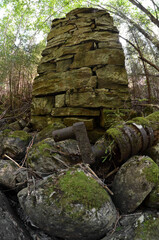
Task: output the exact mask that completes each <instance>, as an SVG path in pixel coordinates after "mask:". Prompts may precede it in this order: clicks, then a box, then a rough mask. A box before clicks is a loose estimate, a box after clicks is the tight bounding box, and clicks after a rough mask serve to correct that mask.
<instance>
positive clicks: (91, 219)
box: [18, 166, 117, 240]
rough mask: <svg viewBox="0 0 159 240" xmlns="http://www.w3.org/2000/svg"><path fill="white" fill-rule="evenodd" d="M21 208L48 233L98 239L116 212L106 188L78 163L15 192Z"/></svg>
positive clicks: (67, 237)
mask: <svg viewBox="0 0 159 240" xmlns="http://www.w3.org/2000/svg"><path fill="white" fill-rule="evenodd" d="M18 198H19V202H20V205H21V207H22V208H23V210H24V212H25V213H26V214H27V215H28V216H29V218H30V219H31V221H32V222H33V223H34V224H35V225H36V226H38V227H40V228H41V229H42V230H44V231H45V232H47V233H48V234H49V235H50V236H52V237H53V236H56V237H59V238H62V239H70V240H72V239H76V240H81V239H82V240H98V239H101V237H103V236H104V235H105V234H106V233H107V231H109V230H110V229H111V228H112V227H113V224H114V223H115V221H116V216H117V212H116V209H115V207H114V205H113V203H112V200H111V198H110V196H109V195H108V193H107V192H106V190H105V189H104V188H103V187H102V186H100V185H99V184H98V183H97V182H96V180H95V179H94V178H92V177H90V175H88V174H86V173H85V172H84V170H83V169H81V168H80V167H79V166H76V167H74V168H70V169H68V170H67V171H62V172H61V173H60V174H57V175H50V176H49V177H48V178H45V180H42V181H40V182H38V183H36V189H35V186H32V187H31V188H30V194H29V195H28V189H27V188H25V189H23V190H22V191H20V192H19V193H18Z"/></svg>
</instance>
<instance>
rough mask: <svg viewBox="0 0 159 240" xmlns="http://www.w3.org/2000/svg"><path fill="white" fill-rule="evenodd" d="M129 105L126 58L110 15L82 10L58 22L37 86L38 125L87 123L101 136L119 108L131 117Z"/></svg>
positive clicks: (34, 120)
mask: <svg viewBox="0 0 159 240" xmlns="http://www.w3.org/2000/svg"><path fill="white" fill-rule="evenodd" d="M129 100H130V99H129V92H128V80H127V74H126V70H125V63H124V53H123V49H122V47H121V44H120V42H119V36H118V30H117V28H116V27H115V26H114V25H113V19H112V17H111V16H110V15H109V13H108V12H106V11H104V10H99V9H94V8H82V9H75V10H73V11H71V12H70V13H68V14H67V15H66V18H61V19H54V20H53V22H52V27H51V31H50V33H49V34H48V37H47V46H46V48H45V49H44V51H43V52H42V59H41V62H40V64H39V66H38V76H37V77H36V78H35V80H34V84H33V101H32V124H33V126H35V127H36V128H37V129H41V128H43V127H45V126H46V125H48V124H51V123H54V122H60V123H64V125H65V126H70V125H72V124H73V123H75V122H79V121H84V122H85V125H86V127H87V130H88V132H89V133H90V135H91V133H92V132H93V131H94V132H95V131H96V133H97V135H98V132H99V133H100V131H102V129H103V128H106V127H109V118H110V116H111V117H112V116H113V114H114V112H115V111H116V110H115V109H120V111H123V112H124V111H125V112H127V109H128V108H129V103H130V101H129ZM99 135H100V134H99Z"/></svg>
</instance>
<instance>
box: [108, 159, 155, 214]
mask: <svg viewBox="0 0 159 240" xmlns="http://www.w3.org/2000/svg"><path fill="white" fill-rule="evenodd" d="M134 169H135V171H134ZM158 175H159V168H158V166H157V164H156V163H155V162H154V161H153V160H152V159H151V158H149V157H146V156H134V157H132V158H131V159H130V160H129V161H127V162H126V163H124V164H123V165H122V167H121V168H120V170H119V171H118V173H117V174H116V176H115V179H114V182H113V187H112V191H113V193H114V196H113V202H114V203H115V205H116V207H118V208H119V209H120V210H121V211H122V212H124V213H130V212H133V211H134V210H135V209H136V208H137V207H138V206H140V204H141V203H142V202H143V201H144V199H145V198H146V197H147V196H148V194H149V193H150V192H151V191H152V189H153V187H154V186H155V185H156V183H157V182H158Z"/></svg>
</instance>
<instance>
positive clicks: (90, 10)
mask: <svg viewBox="0 0 159 240" xmlns="http://www.w3.org/2000/svg"><path fill="white" fill-rule="evenodd" d="M77 14H78V16H79V17H81V16H82V17H83V16H84V17H85V18H86V16H88V18H92V17H95V16H96V17H97V16H101V15H103V14H106V11H105V10H99V9H98V8H76V9H74V10H72V11H70V12H69V13H67V14H66V17H67V18H70V17H71V16H75V15H77ZM80 14H81V15H80ZM87 14H88V15H87ZM107 15H108V13H107ZM108 16H110V15H108Z"/></svg>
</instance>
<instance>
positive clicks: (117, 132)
mask: <svg viewBox="0 0 159 240" xmlns="http://www.w3.org/2000/svg"><path fill="white" fill-rule="evenodd" d="M122 128H123V125H120V126H116V127H114V128H109V129H108V130H107V131H106V135H108V136H111V137H112V138H113V139H117V138H119V137H121V136H122V135H123V133H122V131H121V129H122Z"/></svg>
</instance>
